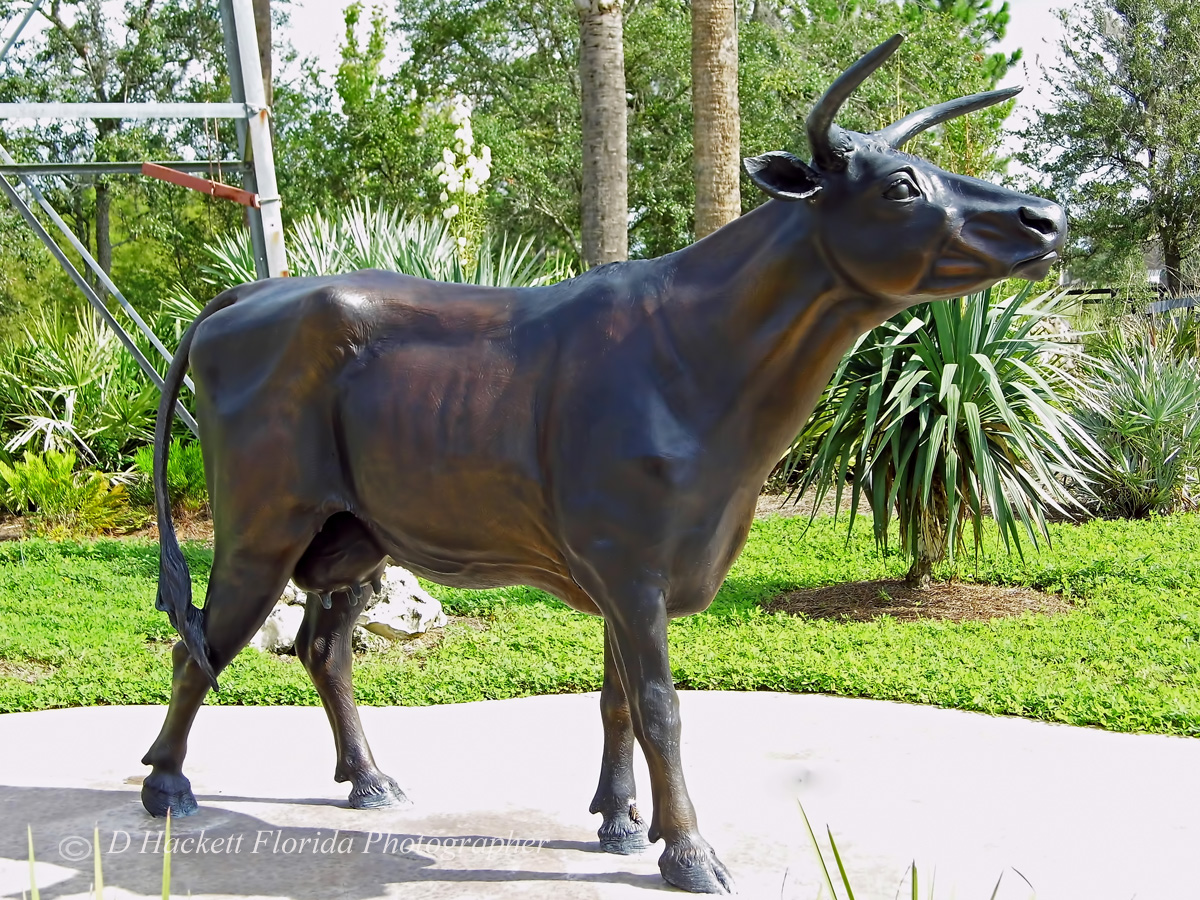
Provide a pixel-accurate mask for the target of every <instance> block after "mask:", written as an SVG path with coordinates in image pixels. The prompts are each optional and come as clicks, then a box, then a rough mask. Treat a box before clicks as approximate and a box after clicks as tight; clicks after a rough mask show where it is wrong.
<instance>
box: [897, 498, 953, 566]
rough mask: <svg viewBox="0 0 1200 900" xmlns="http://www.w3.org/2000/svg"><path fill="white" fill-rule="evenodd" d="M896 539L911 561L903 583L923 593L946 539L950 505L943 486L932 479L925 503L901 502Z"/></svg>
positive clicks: (944, 547) (943, 551)
mask: <svg viewBox="0 0 1200 900" xmlns="http://www.w3.org/2000/svg"><path fill="white" fill-rule="evenodd" d="M899 513H900V515H899V519H900V536H901V540H902V541H903V542H904V544H905V547H906V549H907V550H908V552H909V555H910V557H911V559H912V564H911V565H910V566H909V569H908V574H907V575H906V576H905V579H904V580H905V581H906V582H907V583H908V586H909V587H913V588H919V589H924V588H927V587H929V582H930V581H931V580H932V579H933V567H934V566H935V565H937V564H938V563H940V562H941V561H942V560H943V559H945V558H946V546H947V539H948V538H949V525H950V503H949V497H948V496H947V494H946V485H945V483H944V482H943V481H942V480H941V479H940V478H937V477H935V478H934V479H933V484H932V485H931V487H930V495H929V503H928V504H925V503H922V502H921V498H920V497H919V496H918V497H913V498H909V499H908V500H907V501H906V500H904V499H901V501H900V509H899Z"/></svg>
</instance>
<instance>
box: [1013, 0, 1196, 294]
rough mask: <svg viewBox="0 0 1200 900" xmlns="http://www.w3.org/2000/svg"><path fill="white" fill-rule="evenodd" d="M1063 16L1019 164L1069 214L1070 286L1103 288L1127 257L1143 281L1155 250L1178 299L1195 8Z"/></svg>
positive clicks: (1187, 194)
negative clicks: (1042, 103) (1073, 282)
mask: <svg viewBox="0 0 1200 900" xmlns="http://www.w3.org/2000/svg"><path fill="white" fill-rule="evenodd" d="M1060 15H1061V16H1062V17H1063V22H1064V24H1065V28H1064V31H1063V33H1064V35H1065V37H1064V38H1063V39H1062V41H1061V43H1060V45H1059V49H1060V52H1061V54H1062V60H1063V61H1062V63H1061V64H1059V65H1057V66H1055V67H1053V68H1052V69H1051V70H1050V72H1049V73H1047V78H1046V81H1047V83H1048V84H1049V85H1050V86H1051V88H1050V91H1051V93H1050V97H1051V101H1052V103H1053V106H1052V107H1051V108H1050V109H1048V110H1046V111H1044V112H1042V113H1040V114H1039V116H1038V118H1037V120H1036V121H1035V122H1034V123H1033V124H1032V125H1030V127H1029V128H1027V129H1026V130H1025V131H1024V132H1023V134H1022V136H1023V138H1024V140H1025V149H1024V151H1023V152H1022V153H1021V154H1020V158H1021V159H1022V161H1023V162H1025V163H1026V164H1027V165H1029V166H1031V167H1033V168H1034V169H1035V170H1038V171H1040V172H1041V173H1043V175H1044V176H1045V181H1046V185H1047V187H1048V188H1049V189H1050V190H1051V191H1053V192H1054V194H1055V195H1056V196H1058V197H1059V198H1060V199H1061V200H1063V201H1064V205H1065V206H1066V207H1067V209H1068V210H1069V211H1070V217H1071V222H1070V225H1071V229H1070V231H1071V234H1072V236H1073V239H1072V247H1071V253H1070V255H1069V256H1068V261H1069V263H1070V266H1071V270H1072V273H1073V274H1076V275H1078V276H1080V277H1083V278H1086V279H1089V280H1093V281H1098V282H1105V281H1112V280H1114V279H1118V278H1119V277H1120V276H1121V274H1122V273H1123V272H1124V270H1125V269H1126V267H1127V264H1128V262H1129V261H1130V259H1131V257H1132V258H1133V259H1134V260H1136V262H1137V263H1138V264H1139V268H1141V269H1143V270H1144V265H1141V256H1142V253H1143V252H1144V251H1145V250H1146V249H1147V245H1148V244H1150V243H1151V242H1153V243H1155V244H1157V246H1158V248H1159V249H1160V250H1161V252H1162V254H1163V262H1164V264H1165V267H1166V270H1167V272H1166V278H1165V283H1166V284H1167V286H1168V287H1169V288H1171V289H1172V290H1176V291H1177V290H1178V289H1179V288H1180V286H1181V279H1182V278H1183V276H1184V270H1185V269H1186V268H1188V267H1189V266H1191V265H1194V262H1195V255H1196V253H1197V251H1198V250H1200V99H1198V98H1200V7H1198V6H1197V5H1196V4H1195V3H1192V2H1190V0H1087V2H1085V3H1078V4H1073V5H1072V6H1071V7H1069V8H1068V9H1066V10H1063V11H1061V12H1060ZM1189 261H1191V262H1189Z"/></svg>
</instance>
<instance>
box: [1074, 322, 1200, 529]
mask: <svg viewBox="0 0 1200 900" xmlns="http://www.w3.org/2000/svg"><path fill="white" fill-rule="evenodd" d="M1172 330H1173V331H1175V333H1178V330H1175V329H1172ZM1114 333H1115V334H1117V335H1120V334H1121V332H1119V331H1117V332H1114ZM1109 340H1110V345H1109V347H1108V348H1107V352H1105V353H1103V354H1100V355H1097V356H1094V357H1089V358H1087V359H1086V360H1084V362H1083V363H1082V369H1081V373H1080V374H1081V379H1080V387H1079V389H1078V391H1077V394H1076V412H1075V415H1076V418H1077V419H1078V420H1079V422H1080V424H1081V425H1082V426H1083V427H1084V428H1085V429H1087V431H1088V433H1089V434H1090V435H1092V437H1093V438H1095V442H1096V444H1097V445H1098V450H1099V451H1100V452H1097V453H1094V454H1092V459H1091V466H1090V467H1091V468H1092V470H1093V473H1094V474H1093V476H1092V477H1093V479H1094V482H1095V494H1096V503H1097V507H1098V510H1099V512H1100V513H1101V515H1106V516H1127V517H1131V518H1144V517H1145V516H1148V515H1150V514H1151V513H1155V512H1168V511H1170V510H1172V509H1174V508H1175V507H1176V506H1178V505H1179V503H1180V501H1181V499H1182V497H1183V492H1184V489H1185V486H1186V485H1187V484H1188V483H1189V482H1190V481H1192V480H1194V478H1195V472H1196V467H1197V465H1200V363H1198V361H1197V359H1196V358H1195V357H1194V356H1190V355H1182V356H1181V355H1178V354H1177V353H1175V352H1172V351H1173V350H1176V349H1177V345H1173V344H1172V343H1171V342H1170V341H1169V340H1166V341H1163V342H1161V343H1158V344H1151V343H1148V342H1140V341H1137V342H1135V341H1131V340H1130V339H1129V338H1125V337H1119V336H1118V337H1116V338H1115V339H1114V338H1110V339H1109Z"/></svg>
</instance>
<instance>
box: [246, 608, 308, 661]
mask: <svg viewBox="0 0 1200 900" xmlns="http://www.w3.org/2000/svg"><path fill="white" fill-rule="evenodd" d="M303 621H304V607H303V606H294V605H292V604H288V603H277V604H276V605H275V608H274V609H273V610H271V614H270V615H269V616H267V621H265V622H263V626H262V628H260V629H259V630H258V634H256V635H255V636H254V637H253V638H251V639H250V646H251V647H254V648H256V649H258V650H263V651H265V652H267V653H288V652H290V651H291V650H292V648H293V646H294V645H295V643H296V632H298V631H299V630H300V623H301V622H303Z"/></svg>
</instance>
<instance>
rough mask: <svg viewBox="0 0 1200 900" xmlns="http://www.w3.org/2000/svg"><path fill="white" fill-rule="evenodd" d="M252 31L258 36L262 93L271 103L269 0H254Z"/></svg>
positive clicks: (268, 102)
mask: <svg viewBox="0 0 1200 900" xmlns="http://www.w3.org/2000/svg"><path fill="white" fill-rule="evenodd" d="M254 31H255V32H256V34H257V36H258V61H259V63H260V64H261V65H262V80H263V94H264V95H265V96H266V98H267V106H271V105H272V101H273V100H274V94H275V91H274V90H273V87H272V86H273V83H274V82H273V81H272V79H271V0H254Z"/></svg>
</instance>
